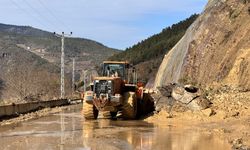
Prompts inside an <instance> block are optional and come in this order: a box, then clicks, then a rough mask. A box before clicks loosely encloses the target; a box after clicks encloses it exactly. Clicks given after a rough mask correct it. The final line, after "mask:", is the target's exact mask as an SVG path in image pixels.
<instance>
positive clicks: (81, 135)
mask: <svg viewBox="0 0 250 150" xmlns="http://www.w3.org/2000/svg"><path fill="white" fill-rule="evenodd" d="M0 146H1V148H0V149H3V150H13V149H14V150H15V149H18V150H44V149H46V150H50V149H51V150H54V149H60V150H68V149H75V150H99V149H100V150H116V149H117V150H118V149H119V150H130V149H131V150H132V149H135V150H151V149H153V150H168V149H170V150H182V149H183V150H195V149H197V150H200V149H203V150H215V149H218V150H220V149H230V146H229V145H228V144H227V142H226V141H221V140H219V139H218V138H216V137H215V136H213V135H212V134H205V133H200V132H199V131H198V130H197V131H196V130H195V129H194V130H192V131H191V130H187V131H184V130H181V129H178V128H176V127H173V126H165V127H157V126H154V124H149V123H146V122H143V121H117V120H116V121H111V120H93V121H85V120H84V118H82V116H81V114H80V112H79V108H71V110H69V111H66V112H63V113H60V114H54V115H51V116H48V117H43V118H40V119H36V120H32V121H28V122H24V123H21V124H18V125H15V126H5V127H0Z"/></svg>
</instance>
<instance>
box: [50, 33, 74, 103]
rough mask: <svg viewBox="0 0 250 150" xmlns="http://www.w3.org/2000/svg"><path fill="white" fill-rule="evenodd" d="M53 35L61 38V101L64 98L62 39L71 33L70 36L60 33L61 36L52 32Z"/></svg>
mask: <svg viewBox="0 0 250 150" xmlns="http://www.w3.org/2000/svg"><path fill="white" fill-rule="evenodd" d="M54 34H55V35H56V36H57V37H60V38H61V42H62V45H61V98H62V99H63V98H64V96H65V83H64V57H65V55H64V38H65V36H71V35H72V32H70V34H64V32H62V34H57V33H55V32H54Z"/></svg>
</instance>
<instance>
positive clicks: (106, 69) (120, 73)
mask: <svg viewBox="0 0 250 150" xmlns="http://www.w3.org/2000/svg"><path fill="white" fill-rule="evenodd" d="M128 68H129V64H128V62H126V61H121V62H120V61H119V62H118V61H104V62H103V72H102V75H103V76H105V77H120V78H121V79H122V80H127V76H128Z"/></svg>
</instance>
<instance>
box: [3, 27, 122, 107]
mask: <svg viewBox="0 0 250 150" xmlns="http://www.w3.org/2000/svg"><path fill="white" fill-rule="evenodd" d="M119 52H120V51H118V50H116V49H112V48H108V47H106V46H104V45H103V44H101V43H98V42H95V41H92V40H88V39H82V38H65V69H66V70H65V71H66V92H67V94H70V93H71V83H70V82H71V71H72V59H73V58H75V60H76V72H77V73H76V74H77V77H78V78H79V76H80V74H81V73H82V71H83V70H86V69H90V68H94V67H96V66H98V65H100V63H101V62H102V61H103V60H105V59H107V58H108V57H110V56H111V55H113V54H115V53H119ZM60 57H61V39H60V38H59V37H56V36H55V35H54V34H53V33H50V32H47V31H43V30H40V29H36V28H33V27H29V26H15V25H6V24H0V104H1V99H5V100H6V99H11V100H14V99H18V100H23V99H32V98H31V97H36V98H38V97H43V99H48V98H53V97H59V93H60V91H59V90H60ZM7 102H9V100H7Z"/></svg>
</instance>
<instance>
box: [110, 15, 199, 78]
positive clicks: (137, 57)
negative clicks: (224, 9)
mask: <svg viewBox="0 0 250 150" xmlns="http://www.w3.org/2000/svg"><path fill="white" fill-rule="evenodd" d="M197 17H198V15H197V14H194V15H192V16H190V17H189V18H187V19H185V20H183V21H180V22H179V23H177V24H173V25H172V26H171V27H167V28H165V29H163V30H162V32H161V33H158V34H155V35H153V36H151V37H149V38H147V39H146V40H143V41H141V42H139V43H137V44H136V45H134V46H132V47H129V48H127V49H126V50H125V51H124V52H121V53H117V54H114V55H113V56H112V57H110V58H109V59H110V60H128V61H129V62H130V63H132V64H134V65H136V66H137V68H138V72H139V76H138V77H139V79H141V80H145V81H148V80H149V77H150V76H155V74H156V71H157V69H158V67H159V66H160V63H161V60H162V58H163V57H164V55H165V54H166V53H167V52H168V51H170V49H171V48H173V47H174V45H175V44H176V43H177V42H178V41H179V40H180V39H181V38H182V37H183V35H184V34H185V32H186V30H187V28H188V27H189V26H190V25H191V24H192V23H193V22H194V21H195V19H196V18H197ZM149 75H150V76H149Z"/></svg>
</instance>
